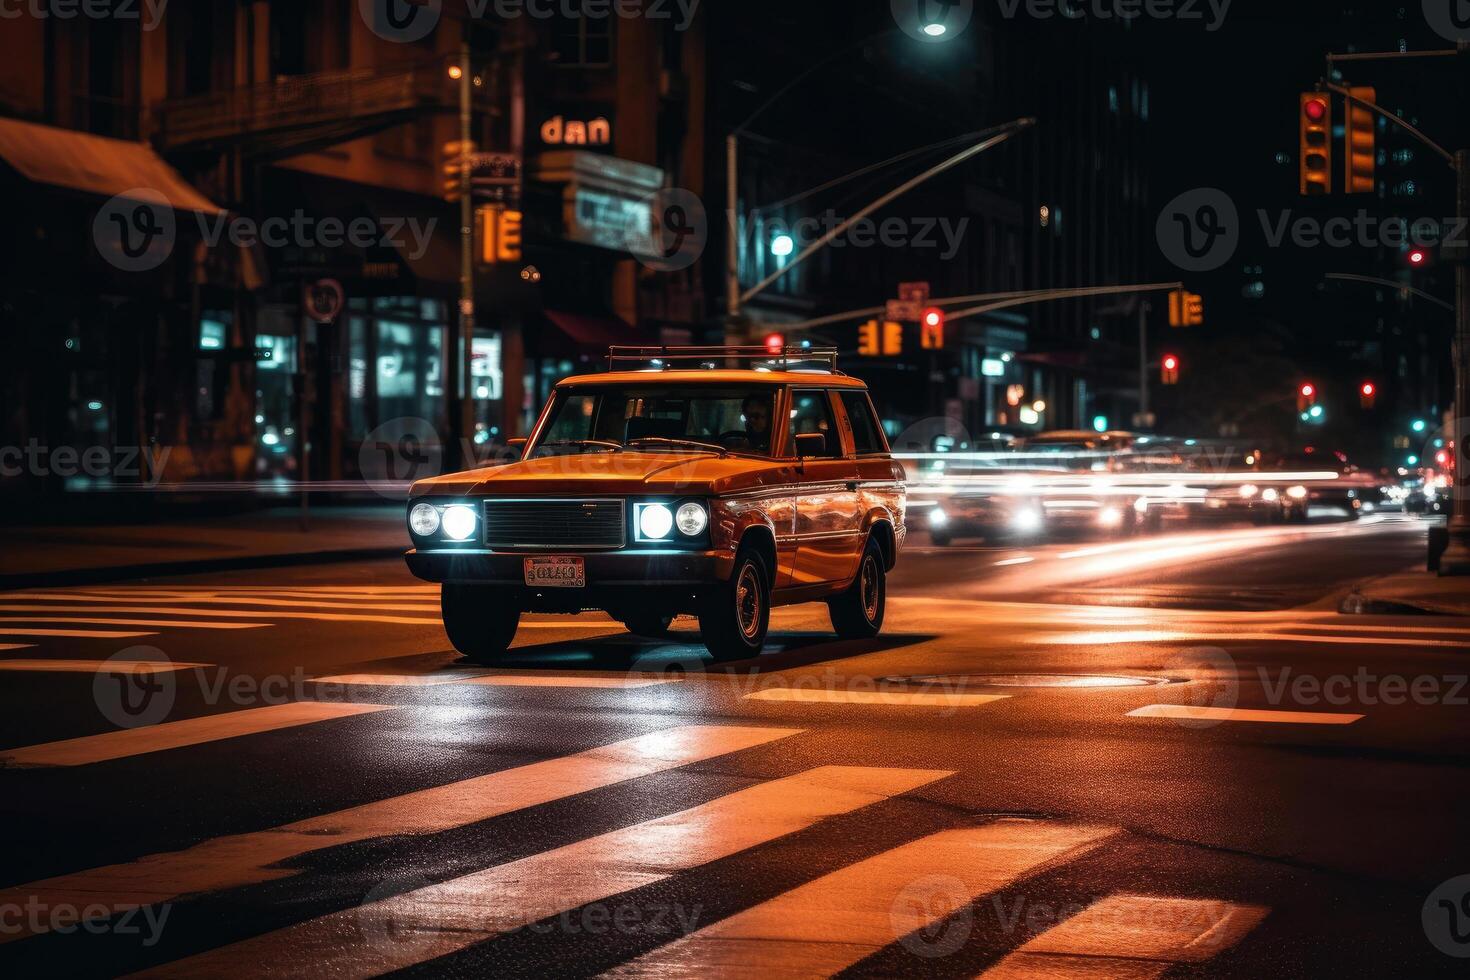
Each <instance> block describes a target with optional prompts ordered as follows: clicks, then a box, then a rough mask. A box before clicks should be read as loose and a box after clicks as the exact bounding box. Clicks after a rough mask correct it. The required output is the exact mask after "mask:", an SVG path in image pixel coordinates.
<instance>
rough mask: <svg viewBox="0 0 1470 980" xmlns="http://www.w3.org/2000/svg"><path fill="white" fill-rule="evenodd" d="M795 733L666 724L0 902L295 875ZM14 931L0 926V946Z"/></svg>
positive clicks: (129, 901) (126, 896) (131, 901)
mask: <svg viewBox="0 0 1470 980" xmlns="http://www.w3.org/2000/svg"><path fill="white" fill-rule="evenodd" d="M798 732H799V730H798V729H793V728H765V727H741V726H733V725H731V726H723V725H722V726H706V725H688V726H681V727H677V728H668V729H663V730H661V731H656V732H651V733H649V734H647V735H640V736H638V737H636V738H630V739H626V740H624V741H621V742H613V743H611V744H609V745H603V746H599V747H598V748H595V749H589V750H588V751H586V752H578V753H575V754H572V755H567V756H562V757H558V758H551V759H547V760H545V761H543V762H534V763H531V764H529V765H524V766H518V767H516V768H513V769H505V770H501V771H499V772H492V773H489V774H487V775H484V776H476V777H473V778H471V779H464V780H460V781H458V782H454V783H449V784H447V785H444V786H437V787H434V788H432V789H425V790H419V791H417V792H413V793H406V794H404V795H402V796H395V797H390V798H388V799H385V800H380V801H378V802H376V803H366V804H363V805H362V806H357V807H353V808H351V809H348V810H339V811H337V812H335V813H326V814H322V815H321V816H318V817H310V818H307V819H305V820H299V821H297V822H295V823H291V824H286V825H285V826H281V827H273V828H271V829H268V830H262V831H259V832H256V833H246V834H237V835H234V836H231V837H217V838H213V839H211V840H206V841H204V842H202V843H200V844H197V845H195V846H193V847H190V848H187V849H185V850H182V851H175V852H171V853H164V854H153V855H150V856H148V857H143V858H139V859H138V860H136V861H131V862H128V863H125V864H115V865H110V866H107V867H101V868H93V869H91V870H88V871H80V872H77V873H75V874H68V875H62V876H60V877H56V878H48V879H45V880H43V881H33V882H31V883H29V884H25V885H17V886H15V887H13V888H7V889H3V890H0V907H8V906H12V905H13V906H15V907H24V906H25V903H26V902H28V901H29V902H40V903H42V904H45V905H48V906H57V905H66V904H73V905H75V906H76V907H78V908H83V907H86V906H90V905H97V904H101V905H104V906H106V907H109V908H125V907H129V906H137V905H148V904H153V903H157V902H167V901H169V900H171V899H174V898H176V897H178V896H179V895H184V894H192V893H196V892H209V891H219V890H222V889H226V888H239V887H241V886H244V885H249V884H255V883H257V882H263V881H273V880H275V879H278V878H286V877H290V876H291V875H293V874H295V873H296V872H295V871H293V870H292V869H290V868H283V867H280V866H279V864H280V862H283V861H286V860H288V859H290V858H294V857H297V856H299V855H302V854H306V853H309V852H311V851H315V850H319V849H321V848H324V847H337V846H339V845H342V844H348V843H352V842H354V841H361V840H368V839H371V838H375V837H389V836H399V835H405V834H433V833H440V832H442V831H445V830H450V829H452V828H455V827H463V826H466V825H468V824H471V823H476V822H478V821H481V820H489V819H490V818H491V817H497V816H501V815H502V814H506V813H511V812H513V811H516V810H522V809H525V808H527V807H532V806H539V805H541V804H544V803H550V802H552V801H554V800H559V799H564V798H566V797H569V796H575V795H577V794H579V793H586V792H590V791H592V790H595V789H601V788H603V787H607V786H612V785H614V784H617V783H621V782H625V781H627V780H630V779H636V778H638V777H641V776H648V775H652V774H654V773H658V772H663V771H665V770H668V769H674V768H678V767H680V766H686V765H690V764H691V763H695V762H699V761H702V760H705V759H711V758H714V757H716V756H721V755H726V754H728V753H731V752H738V751H741V750H742V749H749V748H753V747H755V746H758V745H764V744H766V743H768V742H773V741H776V740H778V739H783V738H789V737H791V736H792V735H796V734H798ZM21 935H22V933H20V932H11V931H0V943H3V942H5V941H6V940H7V939H15V938H19V937H20V936H21Z"/></svg>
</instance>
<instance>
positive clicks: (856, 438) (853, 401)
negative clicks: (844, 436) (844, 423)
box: [841, 391, 883, 456]
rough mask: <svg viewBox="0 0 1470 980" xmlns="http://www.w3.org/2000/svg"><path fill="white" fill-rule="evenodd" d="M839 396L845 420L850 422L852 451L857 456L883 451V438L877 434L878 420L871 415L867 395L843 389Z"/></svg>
mask: <svg viewBox="0 0 1470 980" xmlns="http://www.w3.org/2000/svg"><path fill="white" fill-rule="evenodd" d="M841 397H842V407H843V408H844V409H845V410H846V411H847V420H848V421H849V422H851V423H852V449H853V452H855V453H857V454H858V455H859V456H861V455H863V454H864V453H881V452H883V438H882V436H880V435H879V434H878V420H877V419H876V418H875V417H874V416H873V406H872V405H871V404H869V403H868V396H867V395H865V394H863V393H862V392H861V391H844V392H842V393H841Z"/></svg>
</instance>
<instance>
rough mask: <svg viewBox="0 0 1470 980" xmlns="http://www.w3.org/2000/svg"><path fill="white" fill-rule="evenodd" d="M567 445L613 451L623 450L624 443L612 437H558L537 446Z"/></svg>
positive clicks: (555, 446)
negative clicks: (553, 440) (613, 439)
mask: <svg viewBox="0 0 1470 980" xmlns="http://www.w3.org/2000/svg"><path fill="white" fill-rule="evenodd" d="M567 446H596V447H597V448H599V449H610V450H612V451H613V452H615V453H616V452H622V449H623V445H622V443H618V442H613V441H612V440H610V439H558V440H556V441H555V442H543V443H541V445H539V446H537V447H536V448H537V449H538V450H541V449H563V448H566V447H567Z"/></svg>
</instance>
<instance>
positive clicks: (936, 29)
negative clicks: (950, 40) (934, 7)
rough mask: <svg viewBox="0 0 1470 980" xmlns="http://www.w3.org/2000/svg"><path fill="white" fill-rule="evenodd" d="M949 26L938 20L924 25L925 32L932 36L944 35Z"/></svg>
mask: <svg viewBox="0 0 1470 980" xmlns="http://www.w3.org/2000/svg"><path fill="white" fill-rule="evenodd" d="M946 30H947V28H946V27H945V26H944V25H943V24H940V23H938V22H935V23H932V24H925V25H924V33H925V34H928V35H929V36H930V37H943V36H944V32H945V31H946Z"/></svg>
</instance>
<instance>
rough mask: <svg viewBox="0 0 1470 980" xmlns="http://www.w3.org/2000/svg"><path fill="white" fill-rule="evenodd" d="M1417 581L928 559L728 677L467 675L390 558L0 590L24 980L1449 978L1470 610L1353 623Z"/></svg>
mask: <svg viewBox="0 0 1470 980" xmlns="http://www.w3.org/2000/svg"><path fill="white" fill-rule="evenodd" d="M1422 548H1423V526H1422V524H1419V523H1417V522H1415V521H1413V520H1409V519H1401V518H1392V517H1390V518H1375V519H1371V520H1364V521H1360V522H1357V523H1353V524H1332V523H1324V524H1312V525H1309V526H1306V527H1301V528H1295V527H1294V528H1289V529H1277V528H1270V529H1257V528H1248V527H1232V528H1219V529H1213V530H1206V531H1188V532H1178V533H1171V534H1167V535H1163V536H1160V537H1157V538H1149V539H1138V540H1132V541H1125V542H1103V541H1085V540H1079V541H1071V542H1060V543H1052V544H1044V545H1036V546H1033V547H1023V546H1019V545H1018V546H1007V547H996V548H991V547H982V546H967V545H964V544H960V545H956V546H953V547H950V548H945V549H939V548H933V547H930V546H929V545H928V544H927V542H926V541H924V540H923V539H922V538H919V539H917V540H914V541H912V542H911V547H910V549H909V550H908V552H907V553H906V554H905V556H904V558H903V561H902V563H901V565H900V568H899V570H898V571H897V573H896V574H895V575H894V577H893V578H892V580H891V586H890V603H889V609H888V621H887V624H886V627H885V630H884V634H883V636H882V637H880V638H879V639H878V640H876V641H872V642H867V643H853V642H838V641H836V640H834V639H832V638H831V636H830V634H829V633H827V623H826V616H825V609H824V608H823V607H820V606H802V607H795V608H792V609H785V610H778V611H777V613H776V615H775V616H774V617H773V636H772V644H771V647H770V648H769V649H768V651H767V653H766V654H765V655H764V656H763V657H761V658H760V659H759V660H758V661H756V662H745V663H737V664H733V665H728V666H722V667H718V668H716V667H713V666H711V665H710V664H709V663H708V661H707V660H705V659H704V657H703V656H702V655H701V648H700V647H699V646H698V645H697V636H696V634H695V633H694V625H693V624H692V623H686V622H684V621H682V620H681V621H680V622H679V623H677V624H676V626H677V628H678V629H679V632H680V634H681V635H679V636H677V637H676V638H675V640H674V641H672V642H656V641H642V640H637V639H635V638H632V637H630V636H629V635H628V634H626V633H624V632H622V630H621V628H620V627H618V626H617V625H616V624H613V623H610V622H608V621H607V620H605V619H603V618H601V617H598V616H586V617H581V618H579V619H576V620H573V619H567V618H562V619H557V618H555V617H535V618H534V620H528V621H527V623H526V624H525V626H524V627H523V629H522V631H521V633H520V635H519V637H518V640H517V649H516V650H515V651H514V653H515V656H514V659H513V661H512V662H511V664H509V665H507V667H506V668H505V669H497V670H486V669H482V668H473V667H469V666H466V665H463V664H461V663H459V662H458V658H457V656H456V655H455V654H454V653H453V652H452V651H451V650H450V649H449V647H448V643H447V641H446V640H445V638H444V635H443V632H442V630H441V629H440V627H439V626H438V624H437V619H436V603H435V593H434V591H433V590H432V589H431V588H429V587H426V586H424V585H423V584H422V583H417V582H415V581H414V580H413V579H411V578H410V577H408V576H407V574H406V573H405V572H404V571H403V570H402V567H401V565H400V564H399V563H397V562H378V563H371V564H364V565H353V566H317V567H311V568H301V569H292V570H280V569H277V570H270V571H261V572H254V573H233V574H228V575H223V574H221V575H208V576H195V577H187V578H177V579H169V580H157V581H151V582H144V583H136V582H134V583H128V584H120V585H115V586H93V587H87V588H75V589H52V590H34V591H32V592H29V593H19V592H10V593H0V645H5V646H10V647H12V648H10V649H6V650H4V651H3V652H0V658H5V659H3V660H0V668H3V669H0V677H3V678H4V684H3V686H0V706H3V714H0V717H3V722H0V725H3V730H0V757H3V759H4V768H3V769H0V812H3V815H4V818H5V822H6V825H7V827H8V833H7V835H6V840H7V842H8V844H9V846H8V847H7V848H6V860H5V864H4V870H3V874H0V879H3V880H0V970H4V972H5V973H6V974H7V975H12V976H29V975H68V976H79V975H81V976H85V975H113V974H125V973H133V972H138V971H150V972H157V973H166V974H171V975H179V976H198V975H228V976H231V977H238V976H248V975H262V976H288V975H289V976H297V975H299V976H312V977H317V978H319V977H334V978H335V977H345V976H359V975H372V974H377V973H383V972H388V971H393V970H403V971H407V972H408V973H412V974H422V975H449V976H465V977H469V976H485V975H495V976H535V977H543V976H587V975H596V974H600V973H603V972H613V973H614V974H616V975H638V976H644V975H647V976H660V977H672V976H696V975H697V976H701V977H704V976H711V975H714V976H741V977H744V976H751V977H755V976H761V977H766V976H793V977H795V976H815V975H833V974H837V973H843V974H845V975H851V976H894V975H912V976H925V977H974V976H979V975H984V976H987V977H991V978H1012V977H1041V976H1046V977H1128V978H1133V977H1156V976H1163V975H1168V976H1189V977H1197V976H1198V977H1262V976H1279V977H1296V976H1311V977H1317V976H1331V977H1335V978H1341V977H1357V976H1416V977H1423V976H1438V975H1443V976H1463V975H1464V973H1465V968H1466V965H1467V962H1470V961H1467V960H1466V959H1464V958H1456V957H1455V956H1452V955H1450V954H1452V953H1457V954H1459V956H1460V957H1464V956H1470V899H1464V898H1463V896H1465V895H1466V894H1467V892H1470V879H1466V880H1464V881H1461V882H1458V883H1455V882H1452V881H1450V880H1451V879H1454V878H1456V877H1457V876H1460V875H1470V837H1467V834H1466V833H1465V826H1466V825H1465V819H1466V814H1467V813H1470V787H1467V779H1466V774H1467V763H1470V750H1467V746H1466V735H1467V733H1470V725H1467V721H1466V719H1467V718H1470V684H1466V675H1467V673H1470V668H1467V663H1470V662H1467V658H1466V654H1467V653H1470V620H1465V619H1457V618H1453V617H1439V616H1434V617H1430V616H1418V617H1411V616H1404V617H1365V616H1343V615H1339V614H1338V613H1337V612H1336V600H1337V599H1338V598H1339V597H1340V596H1341V595H1342V594H1343V593H1344V592H1346V591H1347V590H1348V589H1349V588H1351V586H1352V584H1353V583H1354V582H1355V581H1358V580H1361V579H1364V578H1366V577H1370V576H1374V575H1380V574H1384V573H1388V572H1392V571H1397V570H1399V569H1401V568H1404V567H1407V566H1409V565H1411V564H1412V563H1414V562H1415V561H1417V560H1420V559H1421V557H1422ZM45 630H51V631H62V632H71V633H76V634H79V635H75V636H70V635H52V634H48V633H43V632H41V631H45ZM7 631H13V632H7ZM112 656H117V657H119V658H120V659H122V660H128V661H135V662H136V664H135V665H134V666H133V667H132V668H131V669H132V670H133V671H134V672H133V673H130V674H126V675H119V674H117V673H109V672H104V673H100V674H99V673H98V672H97V671H96V663H95V662H96V661H99V660H103V659H106V658H108V657H112ZM33 661H43V662H41V663H35V662H33ZM64 661H74V662H75V663H74V665H73V668H74V669H70V670H68V669H61V668H63V667H64V666H65V664H64ZM114 669H116V665H114ZM1088 677H1092V678H1095V679H1093V680H1088V679H1087V678H1088ZM120 726H122V727H120ZM1446 882H1450V883H1449V884H1448V885H1445V883H1446ZM1442 885H1445V887H1444V888H1441V886H1442ZM1441 902H1443V904H1441ZM79 919H81V920H82V921H81V922H79V921H78V920H79Z"/></svg>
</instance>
